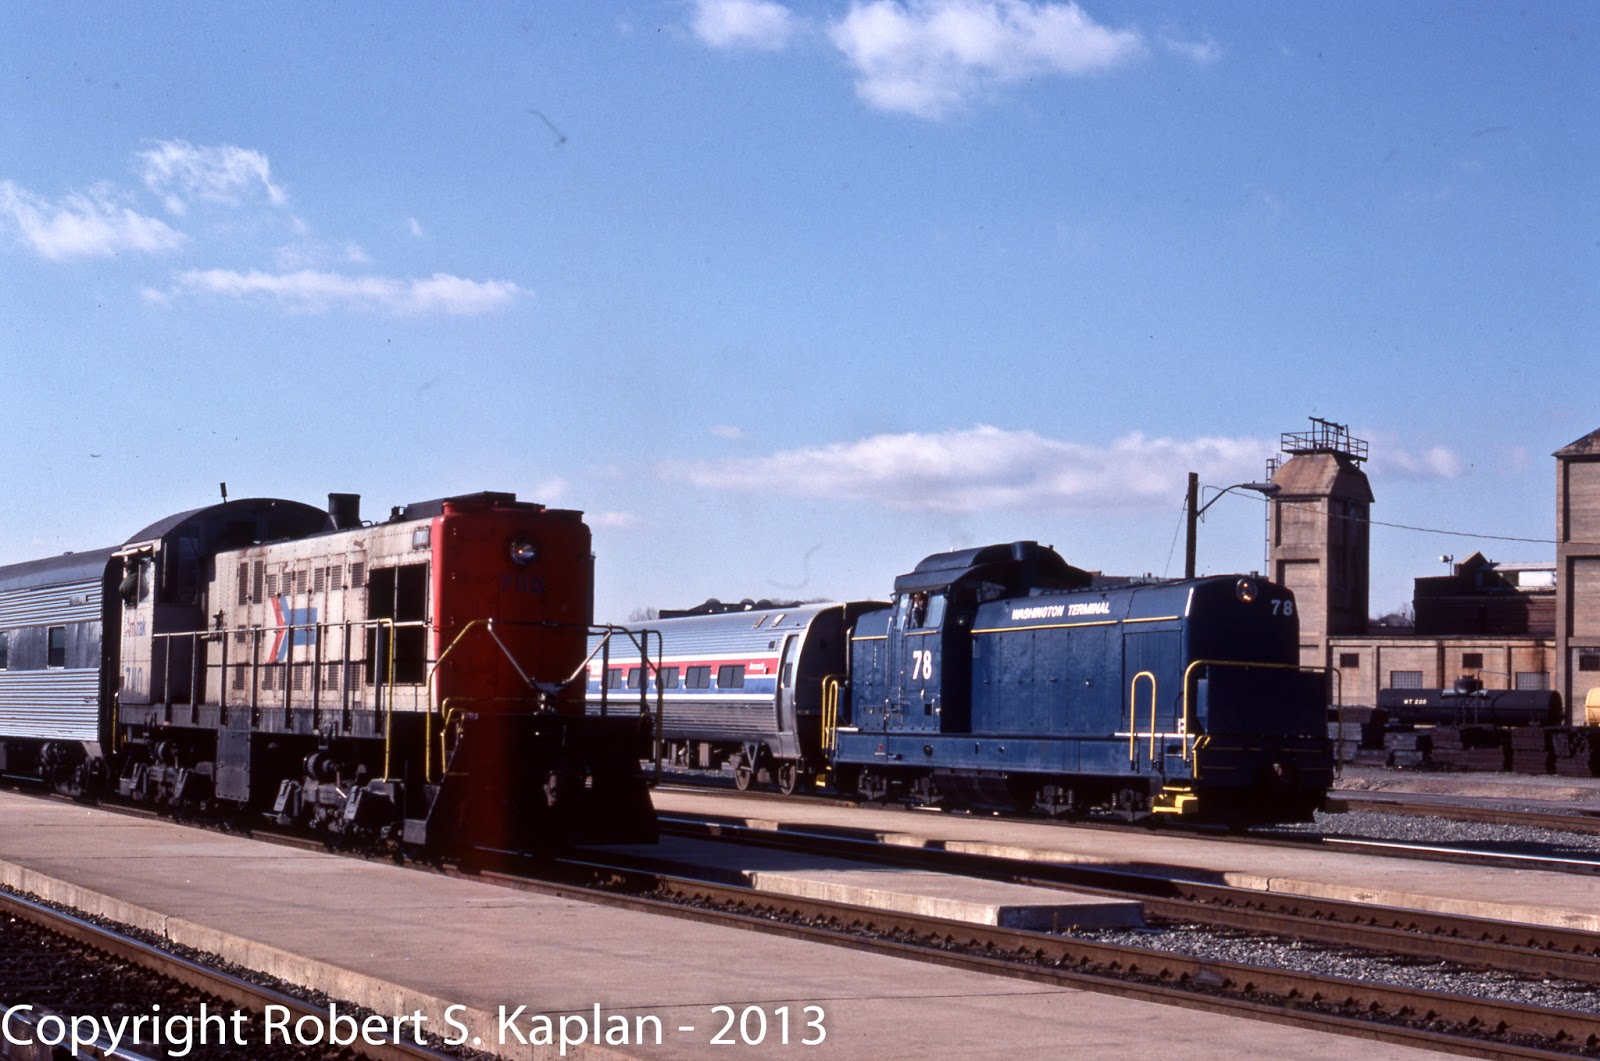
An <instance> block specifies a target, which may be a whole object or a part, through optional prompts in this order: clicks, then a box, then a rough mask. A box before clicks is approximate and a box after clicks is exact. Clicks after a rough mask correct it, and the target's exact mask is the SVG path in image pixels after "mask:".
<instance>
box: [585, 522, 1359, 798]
mask: <svg viewBox="0 0 1600 1061" xmlns="http://www.w3.org/2000/svg"><path fill="white" fill-rule="evenodd" d="M802 615H803V616H804V617H805V619H804V621H803V622H802V621H801V616H802ZM821 616H827V617H828V618H827V627H828V629H830V630H831V629H832V628H834V626H836V625H842V626H843V627H844V629H845V630H846V631H847V637H846V638H844V639H836V638H829V637H819V638H818V639H817V641H816V642H815V643H814V644H811V645H810V647H811V648H812V649H813V650H814V652H815V655H814V656H813V658H810V659H809V660H807V661H806V663H805V665H804V666H794V667H791V661H792V662H793V663H799V662H800V657H799V656H793V655H792V653H795V652H797V651H798V650H800V649H801V648H804V647H807V645H808V640H809V639H808V638H807V637H804V636H801V634H802V633H803V632H804V631H806V630H809V626H810V624H811V623H812V622H815V620H816V618H817V617H821ZM785 623H793V624H794V625H793V630H792V633H793V634H794V636H795V640H794V641H793V642H791V641H790V640H789V637H790V632H786V631H785V628H784V624H785ZM650 627H651V629H652V630H653V631H656V632H658V633H659V636H660V637H661V640H662V659H663V661H664V662H667V661H672V663H673V665H675V666H677V667H680V668H684V669H687V668H691V667H692V668H697V669H698V671H697V673H703V674H704V675H705V676H706V679H707V680H706V684H705V687H704V688H702V689H700V690H698V691H697V696H696V697H695V698H694V699H692V700H690V699H680V700H679V703H680V704H681V705H683V706H684V707H685V708H687V707H689V706H690V705H691V704H692V706H693V711H692V712H691V711H688V710H680V711H678V712H674V711H673V709H672V706H671V703H672V694H673V691H672V690H671V689H667V688H660V686H661V684H662V683H663V682H665V681H669V680H681V679H680V676H676V675H667V674H665V673H663V674H661V675H658V676H657V679H656V681H655V682H654V683H653V682H652V680H651V677H650V675H649V673H648V668H643V669H641V670H639V671H636V672H633V673H626V672H621V673H617V674H614V675H608V676H607V679H606V680H607V681H608V682H613V683H617V684H619V685H621V686H627V685H629V684H633V686H634V688H638V689H641V690H642V691H643V692H644V693H645V694H647V695H650V694H651V691H652V689H656V691H658V692H659V693H660V694H661V696H662V699H663V700H664V701H666V704H667V706H666V707H665V709H664V711H663V715H662V721H663V729H662V732H661V734H660V736H661V738H662V741H663V745H664V747H665V749H666V751H667V752H669V753H671V754H672V755H674V756H675V757H676V758H678V759H680V760H685V761H688V762H689V763H690V765H697V766H717V765H720V764H723V763H732V764H733V767H734V771H735V777H736V778H737V779H738V780H739V782H740V784H741V787H742V786H743V785H745V784H748V783H749V782H750V780H751V779H753V778H756V777H760V776H762V775H764V774H765V775H767V776H770V777H772V778H774V779H775V780H777V782H778V784H779V787H780V788H782V789H784V790H786V791H787V790H791V789H793V788H795V787H799V786H800V785H803V784H807V783H810V782H813V781H827V782H829V783H831V784H832V785H833V786H834V787H835V788H837V789H839V790H841V791H845V792H853V793H856V794H858V795H860V796H862V797H864V798H869V799H888V798H896V797H901V796H905V797H908V798H911V799H914V800H918V801H922V802H927V803H944V804H951V805H968V806H1000V807H1005V808H1010V809H1018V810H1024V809H1039V810H1043V811H1045V812H1048V813H1052V814H1062V815H1071V814H1077V813H1081V812H1085V811H1088V810H1090V809H1096V808H1111V809H1114V810H1117V811H1119V812H1121V813H1123V814H1125V815H1127V816H1130V817H1134V816H1142V815H1145V814H1151V813H1154V814H1169V815H1183V816H1187V817H1193V818H1201V819H1205V820H1211V821H1219V822H1227V823H1230V824H1250V823H1258V822H1279V821H1296V820H1305V819H1308V818H1309V817H1310V816H1311V814H1312V812H1313V811H1315V810H1316V808H1317V807H1319V806H1320V805H1321V803H1322V800H1323V797H1324V794H1325V793H1326V791H1327V789H1328V787H1329V785H1330V784H1331V783H1332V779H1333V755H1332V747H1331V744H1330V742H1329V740H1328V738H1327V733H1326V724H1325V717H1326V704H1327V702H1328V697H1327V690H1326V687H1325V680H1324V678H1323V676H1322V675H1321V674H1319V673H1316V672H1313V671H1307V670H1303V669H1301V668H1300V667H1299V665H1298V634H1299V625H1298V621H1297V619H1296V616H1295V611H1294V597H1293V595H1292V594H1291V593H1290V592H1289V591H1288V590H1286V589H1284V588H1283V587H1281V586H1277V585H1274V584H1272V583H1270V582H1266V581H1264V580H1262V579H1259V578H1255V577H1253V576H1244V577H1241V576H1216V577H1208V578H1200V579H1192V580H1186V581H1173V582H1145V583H1130V582H1120V583H1114V582H1108V581H1107V580H1103V579H1099V578H1097V577H1096V576H1093V575H1091V574H1090V573H1088V572H1086V571H1083V570H1080V569H1078V568H1076V567H1073V566H1072V565H1070V564H1068V563H1067V562H1066V561H1065V560H1063V559H1062V558H1061V556H1060V555H1059V554H1057V553H1056V552H1055V551H1054V550H1052V549H1050V548H1048V547H1041V546H1039V545H1037V544H1035V543H1033V542H1016V543H1012V544H1006V545H992V546H987V547H984V548H978V549H969V550H963V551H958V552H949V553H940V554H936V555H934V556H930V557H928V558H927V559H925V560H924V561H923V562H922V563H920V564H918V565H917V567H916V569H915V570H914V571H912V572H910V573H909V574H906V575H903V576H901V577H900V578H899V579H897V580H896V581H895V586H894V596H893V600H892V602H891V603H890V604H888V605H870V604H864V603H857V604H848V605H842V604H841V605H827V606H807V607H806V608H805V609H801V610H794V609H791V610H788V611H787V612H785V613H784V614H782V615H775V614H774V613H772V612H763V611H752V612H735V613H732V614H727V615H720V616H708V617H696V618H693V619H667V620H661V621H658V622H656V623H652V624H650ZM741 665H742V666H743V667H744V670H743V671H742V673H741V672H740V671H738V670H736V669H735V668H738V667H739V666H741ZM753 666H760V667H761V668H763V671H764V676H765V669H766V668H772V667H776V668H777V669H776V672H775V673H774V675H773V677H774V680H773V681H771V682H770V683H766V684H763V685H761V687H760V690H759V692H757V691H756V690H750V691H748V692H746V691H742V690H739V689H736V688H734V687H733V685H734V683H735V682H739V681H744V682H746V683H748V682H749V680H750V674H751V668H752V667H753ZM612 669H613V670H616V668H612ZM625 670H626V669H624V671H625ZM724 678H725V679H726V680H727V684H728V686H729V687H728V688H723V679H724ZM601 685H602V680H601V676H600V669H599V668H597V667H596V666H595V665H594V664H593V663H591V669H590V688H589V696H590V710H591V711H593V710H595V709H596V704H597V702H598V701H599V700H601V699H603V698H604V697H605V695H606V692H605V691H604V690H602V688H601ZM745 689H746V690H749V689H750V686H749V685H748V684H746V686H745ZM676 695H678V696H679V697H682V695H683V694H682V693H678V694H676ZM741 697H742V700H743V702H742V703H741V706H740V707H739V709H738V712H737V716H738V722H737V723H736V724H734V723H732V722H728V723H725V724H721V725H719V724H718V722H717V718H718V713H717V707H718V705H719V704H727V705H732V704H733V703H734V702H735V700H736V699H738V698H741ZM786 703H787V704H789V705H791V706H790V707H789V708H788V709H786V708H785V704H786ZM813 704H814V705H815V706H816V714H815V716H814V717H813V716H812V715H811V713H810V705H813ZM801 705H804V707H802V706H801ZM721 717H722V718H725V719H732V718H733V717H734V713H733V712H729V713H725V714H723V715H722V716H721Z"/></svg>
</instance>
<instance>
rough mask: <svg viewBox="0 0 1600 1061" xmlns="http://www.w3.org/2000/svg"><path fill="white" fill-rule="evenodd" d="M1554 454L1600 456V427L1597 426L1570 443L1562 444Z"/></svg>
mask: <svg viewBox="0 0 1600 1061" xmlns="http://www.w3.org/2000/svg"><path fill="white" fill-rule="evenodd" d="M1552 456H1556V457H1600V428H1596V429H1595V430H1593V431H1591V432H1589V433H1588V434H1587V435H1584V436H1583V437H1582V438H1580V439H1578V440H1577V441H1576V442H1573V443H1572V444H1570V445H1567V446H1562V447H1561V448H1560V449H1558V450H1556V451H1555V453H1554V454H1552Z"/></svg>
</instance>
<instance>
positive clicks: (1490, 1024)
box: [230, 820, 1600, 1057]
mask: <svg viewBox="0 0 1600 1061" xmlns="http://www.w3.org/2000/svg"><path fill="white" fill-rule="evenodd" d="M665 824H666V826H667V829H668V831H669V832H672V831H681V830H685V829H688V830H690V831H696V830H697V831H698V835H712V834H720V835H724V836H734V835H735V834H736V833H739V832H741V830H739V829H737V828H735V827H734V826H733V825H731V824H730V823H726V822H711V823H704V822H702V823H699V824H695V825H687V824H685V823H681V822H677V821H672V820H669V821H667V822H666V823H665ZM744 832H745V833H746V834H750V833H754V832H760V833H762V834H764V835H761V836H760V837H754V836H752V835H744V836H741V837H740V839H741V842H749V841H751V840H752V839H757V838H759V839H760V840H762V841H764V842H768V843H771V842H773V841H774V840H775V838H776V836H777V835H781V834H774V833H772V832H770V831H766V830H760V831H750V830H745V831H744ZM786 839H787V838H786ZM823 839H824V838H820V837H818V836H816V835H811V836H807V837H804V838H799V842H800V843H801V845H802V848H803V849H804V850H806V851H808V852H810V853H813V854H816V853H819V850H821V849H820V848H819V844H820V843H822V841H823ZM826 839H827V842H828V843H829V844H834V843H841V846H838V847H836V848H833V849H832V850H830V851H829V853H837V854H843V855H847V856H848V857H852V858H857V859H860V858H861V857H863V851H862V848H861V846H860V843H859V841H857V842H855V843H842V841H844V840H847V839H848V838H841V837H829V838H826ZM888 846H889V845H878V847H880V848H885V847H888ZM933 854H934V853H933V852H929V851H927V850H925V849H905V848H893V849H891V850H880V851H879V852H878V856H879V857H890V856H894V857H907V856H912V857H915V859H916V860H917V864H918V865H920V867H921V868H939V869H942V870H943V871H945V872H963V873H968V874H972V873H974V872H979V873H980V875H993V876H1001V877H1004V878H1006V879H1015V880H1019V881H1021V882H1023V883H1033V884H1052V885H1054V886H1070V887H1073V888H1079V889H1083V888H1090V889H1096V890H1106V886H1107V881H1106V880H1105V879H1104V878H1105V877H1106V876H1107V871H1105V870H1084V869H1081V868H1080V869H1071V868H1069V867H1049V868H1048V870H1046V869H1045V868H1042V867H1040V866H1038V865H1037V864H1034V863H1026V864H1022V865H1021V866H1016V867H1010V866H1002V865H1000V864H998V863H996V862H995V860H992V859H974V858H973V856H964V855H956V854H954V853H949V852H939V853H937V854H938V855H939V856H941V862H940V863H939V864H938V865H937V866H930V865H929V864H928V863H927V862H925V861H923V860H924V859H925V858H927V857H929V856H931V855H933ZM509 868H512V869H520V870H522V871H526V870H527V868H528V867H526V866H520V867H519V866H518V865H516V864H515V862H514V860H512V861H511V862H510V863H509ZM565 872H566V873H567V874H569V875H570V876H569V878H568V879H565V880H557V881H555V882H535V881H528V880H521V879H513V878H510V877H507V876H504V875H500V874H485V876H489V877H490V878H491V879H498V880H501V881H503V882H505V883H507V884H508V885H513V886H517V887H531V888H537V889H539V890H546V891H554V892H556V893H557V894H564V895H570V896H573V897H580V898H584V899H586V900H589V901H597V902H607V903H613V904H622V905H630V906H634V907H636V908H643V909H648V910H651V911H652V912H656V913H662V914H667V915H670V916H675V917H693V918H696V919H700V920H708V921H713V922H716V923H722V924H731V925H736V926H738V927H741V928H746V929H754V930H757V931H762V932H778V933H782V934H785V935H790V936H795V937H798V938H804V939H811V940H814V941H817V942H826V943H829V944H832V945H838V946H849V947H866V948H871V949H877V950H880V951H882V952H885V953H889V954H893V955H896V956H899V957H903V958H911V959H915V960H920V961H930V962H937V963H940V964H946V965H956V966H960V967H963V968H968V969H971V970H974V971H979V972H985V973H990V974H994V975H1004V976H1010V977H1019V978H1023V979H1027V980H1031V981H1034V982H1040V983H1049V984H1056V985H1059V986H1062V987H1075V988H1081V989H1089V990H1096V991H1105V992H1112V993H1116V994H1120V995H1125V996H1130V997H1139V998H1145V999H1148V1000H1150V1001H1156V1002H1163V1003H1168V1004H1177V1005H1184V1006H1190V1007H1203V1008H1208V1009H1216V1010H1221V1011H1224V1012H1227V1013H1230V1014H1234V1015H1238V1016H1246V1017H1251V1018H1254V1019H1267V1020H1274V1021H1278V1022H1285V1023H1294V1024H1299V1025H1304V1026H1309V1027H1315V1028H1320V1029H1323V1030H1329V1031H1339V1032H1343V1033H1346V1034H1354V1035H1360V1036H1362V1037H1365V1038H1380V1039H1383V1040H1384V1041H1389V1042H1396V1043H1407V1044H1411V1045H1420V1046H1426V1047H1428V1048H1430V1049H1445V1050H1450V1051H1452V1052H1458V1053H1467V1054H1476V1055H1479V1056H1495V1057H1506V1056H1517V1057H1524V1056H1525V1057H1548V1056H1585V1055H1589V1056H1600V1016H1597V1015H1595V1014H1592V1013H1582V1012H1573V1011H1570V1010H1562V1009H1557V1008H1549V1007H1539V1006H1530V1005H1526V1004H1521V1003H1516V1002H1508V1001H1495V1000H1487V999H1484V998H1482V997H1476V996H1461V995H1451V994H1441V993H1439V992H1437V991H1429V990H1418V989H1412V988H1405V987H1399V986H1392V985H1381V984H1374V983H1371V982H1365V981H1359V980H1354V979H1339V978H1330V977H1328V976H1325V975H1319V974H1308V973H1302V972H1295V971H1292V970H1284V969H1279V968H1267V967H1263V966H1260V965H1253V964H1246V963H1237V962H1224V961H1216V960H1211V959H1205V958H1195V957H1191V956H1186V955H1183V954H1179V953H1173V952H1168V951H1159V950H1155V949H1151V948H1142V947H1135V946H1128V945H1125V944H1114V943H1104V942H1098V941H1095V940H1086V939H1074V938H1070V937H1063V936H1058V935H1045V934H1039V933H1031V932H1021V931H1015V930H1007V929H997V928H990V927H983V926H974V925H970V924H966V923H962V922H951V921H944V920H941V919H937V918H925V917H923V918H919V917H915V916H912V915H902V914H886V913H884V912H882V911H875V910H864V909H860V908H852V907H841V906H838V905H834V904H827V903H820V902H814V901H808V900H801V899H796V898H789V897H777V896H771V895H763V894H757V893H752V892H750V891H749V890H748V889H743V888H738V887H731V886H728V885H723V884H717V883H714V882H709V881H703V880H692V879H686V878H683V877H678V876H673V875H671V874H667V873H661V872H655V871H651V870H648V869H647V868H644V867H641V866H639V865H628V864H623V863H588V864H577V863H568V864H567V866H566V869H565ZM473 875H474V876H477V875H478V874H473ZM1095 876H1099V877H1100V878H1102V879H1100V880H1098V881H1096V880H1094V879H1092V878H1093V877H1095ZM1121 876H1123V877H1126V876H1127V875H1121ZM1143 880H1144V882H1145V883H1144V894H1143V895H1142V897H1141V901H1142V902H1144V903H1145V907H1146V910H1147V911H1148V912H1149V914H1150V916H1151V917H1153V918H1160V919H1172V920H1202V921H1209V922H1210V923H1213V924H1223V925H1228V926H1231V927H1233V928H1235V929H1237V930H1238V931H1241V932H1249V933H1262V932H1270V933H1273V934H1275V935H1278V936H1281V937H1282V938H1287V939H1296V938H1299V939H1315V940H1317V941H1319V942H1322V943H1328V944H1332V945H1338V946H1360V947H1366V948H1377V949H1382V950H1384V951H1386V952H1389V953H1410V954H1412V955H1414V956H1416V957H1417V958H1419V959H1421V958H1427V959H1429V960H1434V961H1437V960H1440V959H1441V958H1444V957H1449V958H1450V959H1451V960H1455V961H1461V962H1465V963H1469V964H1492V965H1494V966H1495V967H1498V968H1513V967H1518V963H1522V965H1521V966H1520V967H1522V968H1524V969H1525V971H1526V975H1532V976H1560V977H1563V978H1568V979H1575V980H1582V981H1584V982H1588V983H1600V969H1597V967H1596V966H1597V962H1600V959H1597V957H1596V954H1597V953H1600V951H1597V946H1596V941H1595V939H1594V937H1592V936H1588V935H1586V934H1582V933H1571V934H1566V935H1565V936H1562V935H1560V934H1556V933H1552V932H1550V931H1549V930H1538V932H1539V934H1538V935H1537V936H1529V937H1527V938H1523V939H1520V940H1516V939H1512V938H1511V934H1512V929H1513V926H1506V925H1502V924H1499V923H1495V922H1489V923H1479V924H1471V925H1469V924H1466V923H1465V922H1464V921H1463V920H1462V919H1447V918H1440V917H1437V916H1435V915H1420V914H1417V913H1416V912H1414V911H1385V912H1379V913H1377V914H1375V913H1374V908H1371V907H1366V906H1360V905H1359V904H1326V903H1321V902H1315V903H1314V905H1312V904H1313V901H1312V900H1305V899H1298V898H1295V897H1291V896H1283V895H1278V894H1269V893H1259V892H1248V893H1245V894H1240V890H1237V889H1223V888H1219V887H1217V886H1213V885H1205V884H1201V883H1198V882H1182V881H1155V880H1153V879H1152V878H1148V877H1147V878H1143ZM597 881H598V882H599V884H598V886H597V885H596V883H595V882H597ZM1124 883H1125V882H1124ZM619 888H621V889H622V890H623V891H625V892H626V893H627V894H618V889H619ZM639 892H648V893H649V894H646V895H640V894H636V893H639ZM1225 893H1232V894H1225ZM1252 904H1254V905H1252ZM1272 904H1275V905H1277V906H1279V907H1282V906H1283V904H1291V905H1292V906H1293V909H1281V908H1280V909H1273V910H1269V909H1267V906H1268V905H1272ZM1340 905H1342V906H1343V907H1345V909H1343V910H1337V909H1336V907H1337V906H1340ZM1385 919H1387V920H1388V921H1389V922H1390V923H1387V924H1382V923H1375V921H1376V922H1381V921H1384V920H1385ZM1363 922H1364V923H1363ZM1514 929H1515V933H1518V934H1525V933H1527V932H1528V931H1529V929H1528V928H1527V926H1514ZM1418 941H1420V942H1418ZM1407 947H1409V948H1411V949H1410V950H1406V949H1405V948H1407ZM230 1004H234V1005H238V1006H241V1007H243V1008H251V1007H250V1005H249V1003H245V1002H239V1003H230ZM277 1004H287V1003H277ZM260 1005H262V1004H261V1003H258V1004H257V1006H256V1007H255V1008H258V1009H259V1007H260ZM311 1012H313V1013H315V1012H316V1010H315V1009H313V1010H312V1011H311ZM251 1056H263V1055H261V1054H253V1055H251ZM393 1056H433V1055H429V1054H421V1055H417V1054H400V1055H393Z"/></svg>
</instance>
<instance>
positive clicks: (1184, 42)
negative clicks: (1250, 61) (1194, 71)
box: [1161, 33, 1222, 66]
mask: <svg viewBox="0 0 1600 1061" xmlns="http://www.w3.org/2000/svg"><path fill="white" fill-rule="evenodd" d="M1161 47H1163V48H1165V49H1166V50H1167V51H1169V52H1171V53H1172V54H1174V55H1179V56H1182V57H1183V58H1185V59H1187V60H1189V61H1190V62H1192V63H1194V64H1195V65H1197V66H1211V65H1213V64H1214V63H1218V62H1221V61H1222V48H1221V47H1219V46H1218V44H1217V42H1216V41H1214V40H1212V39H1211V38H1210V37H1204V38H1201V39H1198V40H1196V39H1188V38H1184V37H1179V36H1177V35H1176V34H1174V33H1163V34H1161Z"/></svg>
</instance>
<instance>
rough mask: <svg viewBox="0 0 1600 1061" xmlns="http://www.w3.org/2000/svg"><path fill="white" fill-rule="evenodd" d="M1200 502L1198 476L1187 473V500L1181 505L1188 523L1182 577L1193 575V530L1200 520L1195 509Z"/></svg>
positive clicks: (1194, 530)
mask: <svg viewBox="0 0 1600 1061" xmlns="http://www.w3.org/2000/svg"><path fill="white" fill-rule="evenodd" d="M1199 504H1200V476H1199V475H1198V474H1197V473H1195V472H1190V473H1189V500H1188V502H1187V503H1186V504H1185V505H1184V506H1183V510H1184V515H1185V516H1186V517H1187V519H1186V522H1187V523H1188V527H1187V533H1186V534H1185V535H1184V539H1183V577H1184V578H1193V577H1194V547H1195V532H1196V529H1197V524H1198V523H1199V522H1200V513H1199V512H1197V511H1195V510H1196V508H1198V507H1199Z"/></svg>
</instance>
